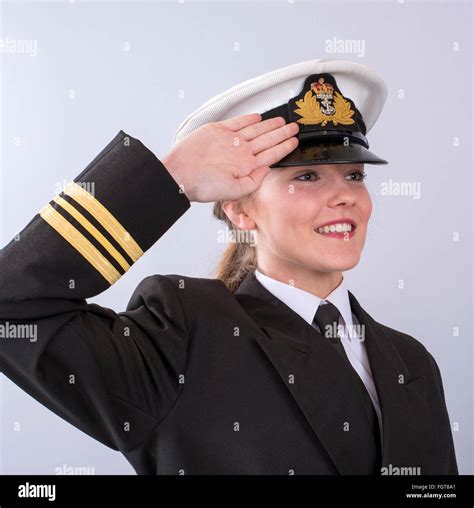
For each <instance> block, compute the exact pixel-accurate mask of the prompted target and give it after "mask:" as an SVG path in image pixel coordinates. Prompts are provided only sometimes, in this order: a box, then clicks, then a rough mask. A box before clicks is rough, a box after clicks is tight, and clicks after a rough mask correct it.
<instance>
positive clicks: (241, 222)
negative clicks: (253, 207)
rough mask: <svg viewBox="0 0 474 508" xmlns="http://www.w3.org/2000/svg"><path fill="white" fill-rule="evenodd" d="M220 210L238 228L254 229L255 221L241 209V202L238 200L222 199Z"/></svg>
mask: <svg viewBox="0 0 474 508" xmlns="http://www.w3.org/2000/svg"><path fill="white" fill-rule="evenodd" d="M222 210H223V211H224V213H225V214H226V215H227V217H228V218H229V220H230V221H231V222H232V224H234V226H236V227H238V228H239V229H243V230H247V229H255V228H256V224H255V221H254V220H253V219H252V218H251V217H250V216H249V215H248V214H247V213H246V212H245V211H244V210H243V207H242V203H241V202H240V201H239V200H233V201H224V202H223V203H222Z"/></svg>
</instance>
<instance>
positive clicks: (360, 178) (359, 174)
mask: <svg viewBox="0 0 474 508" xmlns="http://www.w3.org/2000/svg"><path fill="white" fill-rule="evenodd" d="M354 175H355V176H356V178H350V180H352V181H354V182H362V181H363V180H364V179H365V178H367V173H366V172H365V171H364V170H363V169H360V170H357V171H352V172H351V173H349V175H348V176H350V177H352V176H354Z"/></svg>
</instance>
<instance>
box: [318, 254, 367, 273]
mask: <svg viewBox="0 0 474 508" xmlns="http://www.w3.org/2000/svg"><path fill="white" fill-rule="evenodd" d="M359 259H360V256H350V257H348V256H343V257H342V256H341V259H335V258H328V259H321V258H319V259H318V260H315V262H314V263H312V265H313V270H315V271H319V272H345V271H347V270H351V269H352V268H354V267H355V266H356V265H357V264H358V263H359Z"/></svg>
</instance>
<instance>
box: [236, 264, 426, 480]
mask: <svg viewBox="0 0 474 508" xmlns="http://www.w3.org/2000/svg"><path fill="white" fill-rule="evenodd" d="M235 297H236V298H237V300H238V301H239V303H240V304H241V305H242V307H243V308H244V309H245V310H246V312H247V313H248V314H249V315H250V316H251V317H252V318H253V319H254V321H255V322H256V323H257V324H258V325H259V327H260V328H261V331H262V333H259V334H258V335H257V336H256V340H257V342H258V344H259V345H260V347H261V348H262V350H263V351H264V353H265V354H266V356H267V358H268V359H269V361H270V363H271V365H272V366H273V367H274V368H275V369H276V371H277V372H278V374H279V376H280V378H281V380H282V382H283V383H284V385H285V386H286V387H287V389H288V390H289V392H290V393H291V395H292V396H293V398H294V399H295V401H296V403H297V404H298V406H299V408H300V409H301V411H302V412H303V414H304V416H305V417H306V419H307V421H308V423H309V425H310V426H311V428H312V430H313V431H314V432H315V433H316V435H317V437H318V438H319V440H320V442H321V443H322V444H323V446H324V447H325V449H326V451H327V453H328V455H329V457H330V458H331V459H332V461H333V462H334V465H335V466H336V468H337V469H338V470H339V472H340V473H341V474H344V475H346V474H370V473H371V457H372V456H373V448H372V447H373V445H372V440H373V438H372V434H371V432H370V427H369V425H368V419H367V414H366V412H365V409H364V402H363V399H362V395H361V393H360V391H359V389H358V387H357V384H356V383H355V382H354V378H353V376H354V375H357V374H354V372H353V371H352V370H351V371H349V369H347V365H346V364H345V363H344V360H343V359H342V358H341V357H340V355H339V354H338V353H337V351H336V350H335V349H334V348H333V347H332V346H331V345H330V344H329V343H328V342H327V340H326V339H325V338H324V337H323V336H322V335H321V334H320V333H319V332H318V331H317V330H316V329H315V328H313V327H312V326H310V325H309V324H308V323H307V322H306V321H305V320H304V319H303V318H302V317H301V316H299V315H298V314H297V313H296V312H294V311H293V310H292V309H290V308H289V307H288V306H287V305H286V304H284V303H283V302H282V301H281V300H279V299H278V298H276V297H274V296H273V295H272V294H271V293H270V292H269V291H268V290H267V289H266V288H265V287H264V286H262V284H260V282H259V281H258V280H257V278H256V277H255V273H254V272H253V271H252V272H249V273H248V274H247V276H246V277H245V279H244V280H243V282H242V283H241V285H240V287H239V288H238V290H237V291H236V292H235ZM349 299H350V303H351V308H352V312H354V314H356V316H357V319H358V320H359V323H360V324H364V325H365V343H366V348H367V354H368V357H369V362H370V365H371V368H372V373H373V376H374V383H375V386H376V389H377V393H378V395H379V399H380V403H381V412H382V418H383V429H384V431H383V435H384V436H385V438H384V440H383V446H382V453H383V456H382V466H388V465H389V464H392V466H400V465H408V466H413V465H418V464H415V462H416V461H418V462H419V461H420V460H419V459H420V457H422V458H424V457H425V456H426V453H427V450H421V449H420V447H421V446H422V445H421V443H422V442H423V438H426V432H429V426H428V425H429V408H428V407H427V402H426V394H425V392H424V388H425V385H424V382H425V379H424V378H417V379H412V378H411V376H410V373H409V372H408V369H407V367H406V366H405V364H404V363H403V361H402V359H401V357H400V356H399V354H398V352H397V350H396V349H395V348H394V346H393V345H392V343H391V341H390V338H389V336H388V334H387V333H386V332H385V330H386V329H385V328H384V327H382V325H379V324H378V323H376V322H375V321H374V320H373V319H372V318H371V317H370V316H369V315H368V314H367V313H366V312H365V311H364V310H363V309H362V307H361V306H360V305H359V303H358V302H357V300H356V299H355V297H354V296H353V295H352V293H350V292H349ZM400 375H401V376H402V377H399V376H400ZM399 379H403V380H404V381H405V383H404V384H400V383H399ZM420 452H421V453H420ZM415 458H416V460H415ZM420 466H421V464H420ZM422 471H423V469H422Z"/></svg>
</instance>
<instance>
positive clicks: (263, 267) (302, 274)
mask: <svg viewBox="0 0 474 508" xmlns="http://www.w3.org/2000/svg"><path fill="white" fill-rule="evenodd" d="M258 270H259V271H260V272H262V273H263V274H264V275H267V276H268V277H272V278H273V279H276V280H278V281H280V282H283V283H284V284H291V285H293V286H295V287H297V288H299V289H303V290H304V291H308V292H309V293H311V294H313V295H316V296H318V297H319V298H323V299H324V298H326V297H327V296H328V295H329V294H331V293H332V292H333V291H334V290H335V289H336V288H337V287H338V286H339V284H341V282H342V278H343V276H342V272H340V271H335V272H318V271H316V270H310V269H308V268H306V267H304V266H301V265H297V264H288V263H286V262H285V263H281V264H278V263H277V264H275V263H271V264H270V263H265V262H263V261H262V262H261V261H260V259H259V261H258Z"/></svg>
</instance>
